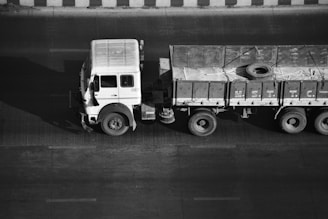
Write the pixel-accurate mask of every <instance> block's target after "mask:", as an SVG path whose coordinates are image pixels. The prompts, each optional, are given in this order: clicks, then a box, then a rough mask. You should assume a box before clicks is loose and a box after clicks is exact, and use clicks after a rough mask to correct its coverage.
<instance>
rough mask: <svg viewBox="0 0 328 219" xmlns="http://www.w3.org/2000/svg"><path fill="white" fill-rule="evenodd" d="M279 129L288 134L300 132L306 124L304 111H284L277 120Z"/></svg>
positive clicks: (297, 109) (296, 109)
mask: <svg viewBox="0 0 328 219" xmlns="http://www.w3.org/2000/svg"><path fill="white" fill-rule="evenodd" d="M279 124H280V127H281V129H282V130H283V131H285V132H287V133H289V134H297V133H300V132H302V131H303V130H304V129H305V127H306V124H307V119H306V115H305V111H304V109H299V108H295V109H286V110H284V111H283V112H282V114H281V116H280V119H279Z"/></svg>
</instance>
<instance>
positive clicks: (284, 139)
mask: <svg viewBox="0 0 328 219" xmlns="http://www.w3.org/2000/svg"><path fill="white" fill-rule="evenodd" d="M327 20H328V10H327V8H326V7H325V8H319V9H316V8H312V10H310V12H309V10H308V11H307V12H305V11H303V10H301V9H297V10H292V11H289V9H286V8H281V9H279V10H276V9H271V8H270V9H261V11H259V10H257V11H253V10H246V11H245V10H240V9H237V10H234V9H232V10H229V11H228V12H226V11H225V10H222V11H221V10H208V11H207V10H203V9H199V10H180V9H174V10H160V9H151V10H144V11H139V10H117V11H116V10H115V11H111V10H109V11H105V10H98V9H97V10H96V9H90V10H85V11H82V12H79V13H77V12H76V11H71V10H66V11H58V10H55V11H51V10H49V11H47V10H41V11H27V12H26V11H22V12H16V13H13V12H11V13H7V12H2V13H1V14H0V27H1V29H2V31H1V34H0V48H1V49H0V66H1V68H2V70H1V71H0V74H1V82H2V83H1V86H0V112H1V113H0V179H1V181H0V193H1V196H0V205H1V207H0V218H287V217H288V218H304V219H309V218H315V219H317V218H326V217H327V215H328V214H327V213H328V212H327V210H326V209H327V205H328V200H327V197H328V196H327V191H328V187H327V182H328V178H327V177H328V174H327V168H328V162H327V159H326V158H327V155H328V154H327V153H328V149H327V148H328V147H327V146H328V144H327V137H325V136H321V135H318V134H317V133H315V132H314V131H313V129H312V127H311V124H310V125H309V127H308V128H307V129H306V130H305V131H304V132H303V133H302V134H299V135H287V134H284V133H281V132H280V131H279V130H278V129H277V127H276V124H275V123H274V121H273V120H272V112H270V111H263V112H259V115H255V116H253V117H251V118H250V119H249V120H242V119H240V118H239V117H238V116H237V115H235V114H233V113H225V114H222V115H220V118H219V120H218V121H219V123H218V129H217V131H216V132H215V134H214V135H212V136H209V137H206V138H199V137H195V136H192V135H190V134H189V133H188V131H187V128H186V121H185V120H186V118H185V117H184V116H183V115H180V116H179V117H178V119H179V121H178V122H177V124H174V125H170V126H165V125H162V124H160V123H154V124H148V123H142V122H139V124H138V127H137V130H136V131H135V132H132V131H131V132H129V133H127V135H125V136H122V137H117V138H113V137H109V136H106V135H104V134H103V133H102V132H101V131H100V130H97V129H96V130H95V131H94V132H92V133H87V132H85V131H83V130H82V128H81V127H80V124H79V120H78V118H77V117H76V115H75V112H74V111H72V110H71V109H68V91H69V90H74V89H77V83H78V76H77V75H78V72H79V69H80V67H81V64H82V62H83V59H84V58H85V57H86V55H87V49H88V45H89V42H90V40H92V39H96V38H137V39H144V40H145V43H146V47H145V50H146V54H145V55H146V63H145V72H144V75H143V82H144V84H147V83H150V82H151V81H153V80H154V79H155V78H156V77H157V76H156V75H157V74H158V73H157V68H158V58H159V57H167V55H168V45H169V44H327V43H328V38H327V34H326V33H327V30H326V24H327Z"/></svg>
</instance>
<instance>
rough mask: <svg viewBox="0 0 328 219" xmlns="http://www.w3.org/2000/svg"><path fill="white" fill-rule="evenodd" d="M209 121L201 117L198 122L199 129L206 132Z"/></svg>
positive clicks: (197, 127)
mask: <svg viewBox="0 0 328 219" xmlns="http://www.w3.org/2000/svg"><path fill="white" fill-rule="evenodd" d="M208 126H209V123H208V121H206V120H205V119H200V120H198V121H197V123H196V129H197V130H198V131H201V132H204V131H206V130H207V129H208Z"/></svg>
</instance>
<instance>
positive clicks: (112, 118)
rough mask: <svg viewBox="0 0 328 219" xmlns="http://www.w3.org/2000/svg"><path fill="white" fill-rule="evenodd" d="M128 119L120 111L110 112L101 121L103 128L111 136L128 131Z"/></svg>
mask: <svg viewBox="0 0 328 219" xmlns="http://www.w3.org/2000/svg"><path fill="white" fill-rule="evenodd" d="M126 124H127V122H126V119H125V118H124V117H123V116H122V115H121V114H119V113H110V114H108V115H106V116H105V117H104V119H103V120H102V121H101V129H102V130H103V131H104V132H105V133H106V134H107V135H111V136H120V135H123V134H124V133H126V132H127V131H128V129H129V126H127V125H126Z"/></svg>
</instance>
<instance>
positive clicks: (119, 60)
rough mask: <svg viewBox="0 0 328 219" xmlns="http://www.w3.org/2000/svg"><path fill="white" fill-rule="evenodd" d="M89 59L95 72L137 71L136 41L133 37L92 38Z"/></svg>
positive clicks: (138, 68)
mask: <svg viewBox="0 0 328 219" xmlns="http://www.w3.org/2000/svg"><path fill="white" fill-rule="evenodd" d="M91 60H92V68H93V71H94V72H96V73H97V74H104V75H106V74H110V73H127V72H129V73H136V72H139V71H140V67H139V64H140V61H139V45H138V41H137V40H135V39H100V40H93V41H91Z"/></svg>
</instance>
